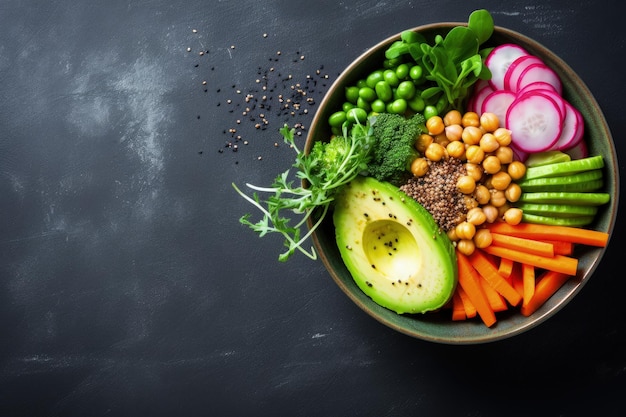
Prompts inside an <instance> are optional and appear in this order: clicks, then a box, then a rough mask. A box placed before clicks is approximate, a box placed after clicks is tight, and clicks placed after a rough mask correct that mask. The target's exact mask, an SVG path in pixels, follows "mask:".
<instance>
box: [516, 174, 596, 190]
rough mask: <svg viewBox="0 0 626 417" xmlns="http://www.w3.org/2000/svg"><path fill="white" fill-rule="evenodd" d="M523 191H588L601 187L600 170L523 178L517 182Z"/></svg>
mask: <svg viewBox="0 0 626 417" xmlns="http://www.w3.org/2000/svg"><path fill="white" fill-rule="evenodd" d="M517 184H518V185H519V186H520V187H521V188H522V191H524V192H537V191H576V192H588V191H596V190H599V189H600V188H602V184H603V182H602V170H601V169H593V170H591V171H583V172H579V173H577V174H573V175H564V176H559V177H542V178H534V179H530V180H529V179H523V180H521V181H519V182H518V183H517Z"/></svg>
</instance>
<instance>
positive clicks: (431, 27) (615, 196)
mask: <svg viewBox="0 0 626 417" xmlns="http://www.w3.org/2000/svg"><path fill="white" fill-rule="evenodd" d="M460 25H466V23H463V22H452V21H448V22H436V23H428V24H424V25H419V26H415V27H413V28H408V29H405V30H412V31H418V32H424V31H435V30H437V31H446V30H450V29H451V28H453V27H454V26H460ZM401 33H402V32H398V33H396V34H394V35H391V36H388V37H386V38H385V39H383V40H381V41H379V42H378V43H376V44H375V45H374V46H372V47H369V48H367V49H366V50H364V51H363V52H362V53H361V54H360V55H359V56H358V57H357V58H355V59H354V60H353V61H352V62H351V63H350V64H349V65H348V66H347V67H346V68H345V69H344V70H343V71H342V72H341V73H340V74H339V76H338V77H337V79H336V80H335V81H334V82H333V83H332V84H331V86H330V88H329V90H328V92H327V93H326V94H325V96H324V97H323V99H322V101H321V102H320V105H319V106H318V109H317V111H316V114H315V115H314V117H313V119H312V122H311V125H310V128H309V132H308V135H307V139H306V143H305V147H304V149H305V152H308V151H309V150H310V148H311V147H312V145H313V143H314V142H315V141H316V134H315V133H316V132H317V130H316V129H317V126H319V124H320V123H324V122H325V119H323V117H324V114H325V113H324V112H323V111H322V110H323V109H325V108H327V106H328V105H329V102H330V101H331V99H332V97H331V96H332V95H331V92H332V91H335V90H336V89H337V88H339V87H341V86H342V85H344V84H345V82H346V79H349V78H351V77H353V76H354V74H355V69H357V68H359V67H360V66H361V65H363V64H364V63H365V62H366V61H367V60H368V59H369V58H370V57H371V55H372V54H375V53H376V52H379V51H380V50H381V49H382V48H385V47H386V46H389V45H390V44H391V43H392V42H394V41H397V40H399V39H400V35H401ZM494 35H496V36H504V37H506V38H511V39H521V40H522V41H523V42H524V44H526V45H529V46H531V48H530V49H537V50H541V54H542V55H543V56H544V57H546V58H547V59H549V60H550V61H552V62H555V63H557V64H558V66H559V67H560V68H561V69H563V70H564V71H565V72H567V73H568V74H569V76H570V77H572V78H574V80H575V81H576V85H577V90H578V91H579V94H580V96H581V97H585V100H586V101H588V104H589V105H591V106H592V107H593V108H594V114H599V115H601V120H599V121H598V123H599V127H600V128H601V129H602V131H603V134H604V135H605V136H606V139H607V145H608V149H609V151H610V152H609V155H610V158H611V160H610V163H609V165H610V166H611V167H612V168H613V170H612V171H613V175H614V178H613V183H612V184H611V201H610V203H609V204H610V208H608V209H607V210H609V213H611V216H610V218H609V220H608V225H607V227H606V232H607V233H609V242H608V243H607V245H606V246H605V247H604V248H598V249H595V251H596V254H595V257H594V258H593V260H592V262H591V264H590V265H589V266H588V267H587V268H585V270H584V272H583V274H582V275H581V274H580V273H579V274H578V275H581V276H580V277H578V275H577V278H578V282H577V283H575V285H573V286H570V288H568V289H567V290H565V293H564V294H562V295H561V299H560V300H559V301H558V302H557V303H556V304H546V305H545V306H544V308H543V309H541V310H540V311H538V312H535V313H534V314H533V315H532V316H531V317H528V318H526V320H524V322H523V323H521V324H520V325H518V326H515V327H513V328H511V329H510V330H506V331H503V332H497V331H495V332H490V333H485V334H484V335H482V336H481V335H465V336H458V335H457V336H454V337H448V336H446V337H443V336H437V335H432V334H424V333H420V332H417V331H412V330H410V329H408V328H406V327H402V326H400V325H398V324H396V323H394V322H392V321H390V320H388V319H385V318H384V317H383V316H382V315H380V314H377V313H375V312H374V311H372V309H371V308H368V306H366V305H365V304H364V302H362V301H361V300H360V299H359V298H358V297H357V296H356V295H355V294H354V293H353V292H352V291H350V289H349V288H348V287H347V285H346V284H345V283H344V282H343V281H342V280H341V279H340V277H339V275H338V273H337V271H336V270H335V269H334V268H332V267H331V263H330V260H329V258H328V255H327V253H326V252H325V251H324V250H323V246H322V244H321V241H320V238H319V235H318V233H320V232H319V231H315V232H314V233H313V235H312V238H313V244H314V247H315V249H316V251H317V253H318V255H319V257H320V259H321V260H322V262H323V264H324V266H325V267H326V270H327V271H328V273H329V274H330V275H331V277H332V279H333V281H334V282H335V283H336V284H337V285H338V286H339V287H340V289H341V290H342V292H343V293H344V294H346V295H347V296H348V297H349V298H350V299H351V300H352V301H353V302H354V303H355V304H356V305H357V306H358V307H359V308H360V309H362V310H363V311H364V312H366V313H367V314H368V315H369V316H371V317H372V318H374V319H375V320H377V321H378V322H380V323H382V324H384V325H385V326H387V327H389V328H392V329H394V330H396V331H398V332H400V333H403V334H406V335H408V336H411V337H414V338H417V339H422V340H425V341H431V342H437V343H442V344H455V345H468V344H480V343H490V342H495V341H499V340H504V339H508V338H510V337H513V336H516V335H519V334H521V333H524V332H526V331H528V330H530V329H532V328H534V327H536V326H538V325H539V324H541V323H543V322H545V321H546V320H547V319H548V318H550V317H552V316H554V315H555V314H556V313H557V312H558V311H559V310H561V309H562V308H564V307H565V306H566V305H567V304H568V303H569V302H570V301H571V300H572V299H573V298H574V297H575V295H577V294H578V293H579V292H580V291H581V290H582V288H583V286H584V285H585V284H586V283H587V282H588V281H589V279H590V278H591V277H592V276H593V274H594V272H595V271H596V269H597V267H598V265H599V263H600V261H601V260H602V258H603V256H604V254H605V253H606V250H607V248H608V246H609V244H610V241H611V238H612V235H613V233H612V232H613V229H614V227H615V223H616V219H617V214H618V206H619V204H618V203H619V182H620V178H619V170H618V169H617V167H618V166H619V165H618V162H617V152H616V149H615V142H614V140H613V137H612V134H611V131H610V128H609V126H608V124H607V122H606V118H605V116H604V113H603V112H602V111H601V109H600V106H599V104H598V102H597V101H596V99H595V97H594V96H593V94H592V93H591V91H590V90H589V88H588V87H587V85H586V84H585V82H584V81H583V80H582V79H580V77H579V76H578V75H577V74H576V73H575V72H574V71H573V69H572V68H571V67H570V66H569V64H568V63H567V62H565V61H564V60H562V59H561V58H560V57H559V56H558V55H556V54H555V53H554V52H552V51H551V50H550V49H549V48H547V47H546V46H544V45H543V44H541V43H540V42H538V41H536V40H534V39H532V38H530V37H528V36H526V35H524V34H522V33H519V32H517V31H514V30H512V29H508V28H505V27H501V26H495V27H494ZM492 36H493V35H492ZM311 225H312V224H311V223H309V227H311ZM562 291H564V289H563V288H561V289H560V290H559V292H562ZM516 314H519V312H516ZM416 320H419V319H418V318H416ZM481 325H482V323H481ZM482 326H484V325H482Z"/></svg>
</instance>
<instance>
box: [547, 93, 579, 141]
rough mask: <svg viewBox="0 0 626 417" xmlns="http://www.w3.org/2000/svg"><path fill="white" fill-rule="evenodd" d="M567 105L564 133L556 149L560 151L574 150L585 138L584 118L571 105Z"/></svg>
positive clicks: (566, 103)
mask: <svg viewBox="0 0 626 417" xmlns="http://www.w3.org/2000/svg"><path fill="white" fill-rule="evenodd" d="M563 102H564V103H565V117H564V118H563V131H562V132H561V136H560V137H559V140H558V141H556V143H555V144H554V148H555V149H556V150H559V151H563V150H565V149H569V148H572V147H574V146H576V145H577V144H578V142H580V141H581V140H582V138H583V133H584V129H583V117H582V115H581V114H580V112H579V111H578V110H577V109H576V108H574V106H572V105H571V104H570V103H568V102H567V101H565V100H563Z"/></svg>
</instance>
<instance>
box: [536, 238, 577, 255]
mask: <svg viewBox="0 0 626 417" xmlns="http://www.w3.org/2000/svg"><path fill="white" fill-rule="evenodd" d="M543 242H546V243H551V244H552V246H553V247H554V254H555V255H571V254H572V253H574V244H573V243H572V242H565V241H562V240H549V239H543Z"/></svg>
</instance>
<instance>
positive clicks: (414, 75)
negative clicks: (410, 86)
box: [409, 65, 424, 80]
mask: <svg viewBox="0 0 626 417" xmlns="http://www.w3.org/2000/svg"><path fill="white" fill-rule="evenodd" d="M422 75H424V69H423V68H422V67H421V66H419V65H413V66H412V67H411V69H410V70H409V77H410V78H411V79H412V80H419V79H420V78H422Z"/></svg>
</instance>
